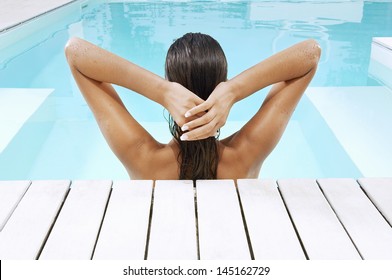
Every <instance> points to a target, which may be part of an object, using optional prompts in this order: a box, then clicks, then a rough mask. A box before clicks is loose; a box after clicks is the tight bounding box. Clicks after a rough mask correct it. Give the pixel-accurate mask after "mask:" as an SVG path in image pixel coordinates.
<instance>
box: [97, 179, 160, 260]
mask: <svg viewBox="0 0 392 280" xmlns="http://www.w3.org/2000/svg"><path fill="white" fill-rule="evenodd" d="M152 187H153V181H148V180H146V181H136V180H135V181H133V180H131V181H129V180H128V181H114V182H113V190H112V194H111V195H110V201H109V204H108V207H107V210H106V214H105V219H104V222H103V224H102V229H101V232H100V235H99V239H98V242H97V246H96V248H95V252H94V257H93V259H140V260H142V259H144V254H145V249H146V241H147V231H148V223H149V216H150V207H151V195H152Z"/></svg>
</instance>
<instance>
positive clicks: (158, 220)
mask: <svg viewBox="0 0 392 280" xmlns="http://www.w3.org/2000/svg"><path fill="white" fill-rule="evenodd" d="M147 258H148V259H177V260H178V259H187V260H190V259H194V260H195V259H197V239H196V217H195V201H194V191H193V182H192V181H156V182H155V188H154V204H153V211H152V219H151V230H150V239H149V245H148V253H147Z"/></svg>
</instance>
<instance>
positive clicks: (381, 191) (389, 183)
mask: <svg viewBox="0 0 392 280" xmlns="http://www.w3.org/2000/svg"><path fill="white" fill-rule="evenodd" d="M358 182H359V183H360V184H361V186H362V189H363V190H364V191H365V192H366V194H367V195H368V197H369V198H370V199H371V200H372V201H373V203H374V204H375V205H376V207H377V208H378V210H380V212H381V213H382V214H383V216H384V217H385V218H386V219H387V220H388V221H389V224H390V225H392V178H363V179H359V180H358Z"/></svg>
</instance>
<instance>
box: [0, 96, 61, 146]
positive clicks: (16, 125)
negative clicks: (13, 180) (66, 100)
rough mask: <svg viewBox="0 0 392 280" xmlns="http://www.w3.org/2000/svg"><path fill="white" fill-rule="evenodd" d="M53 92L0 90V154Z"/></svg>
mask: <svg viewBox="0 0 392 280" xmlns="http://www.w3.org/2000/svg"><path fill="white" fill-rule="evenodd" d="M53 91H54V89H31V88H0V131H1V134H0V154H1V153H2V152H3V150H4V149H5V148H6V147H7V145H8V144H9V143H10V142H11V140H12V139H13V138H14V136H15V135H16V134H17V133H18V132H19V130H20V129H21V128H22V126H23V125H24V124H25V123H26V121H27V120H28V119H29V118H30V117H31V116H32V115H33V114H34V113H35V112H36V111H37V109H38V108H39V107H40V106H41V105H42V104H43V103H44V101H45V100H46V99H47V98H48V96H49V95H50V94H51V93H52V92H53Z"/></svg>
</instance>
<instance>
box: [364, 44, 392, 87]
mask: <svg viewBox="0 0 392 280" xmlns="http://www.w3.org/2000/svg"><path fill="white" fill-rule="evenodd" d="M369 74H370V75H371V76H373V77H374V78H375V79H377V80H378V81H381V82H382V83H383V84H385V85H386V86H388V87H389V88H390V89H392V79H391V77H392V37H374V38H373V41H372V50H371V54H370V63H369Z"/></svg>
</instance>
